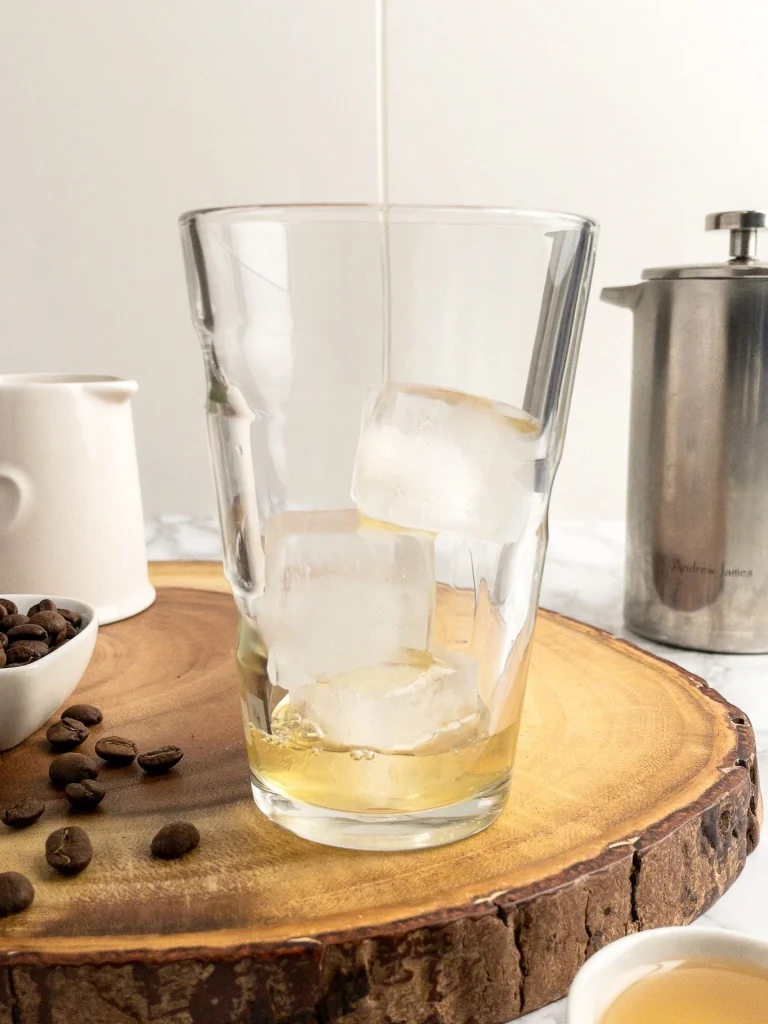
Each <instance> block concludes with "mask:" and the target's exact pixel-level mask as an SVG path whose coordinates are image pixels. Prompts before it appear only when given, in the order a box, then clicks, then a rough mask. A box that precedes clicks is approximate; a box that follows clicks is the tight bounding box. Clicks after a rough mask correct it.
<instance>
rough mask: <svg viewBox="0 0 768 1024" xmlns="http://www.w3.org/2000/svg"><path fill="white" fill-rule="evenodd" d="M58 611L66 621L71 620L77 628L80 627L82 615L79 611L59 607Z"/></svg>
mask: <svg viewBox="0 0 768 1024" xmlns="http://www.w3.org/2000/svg"><path fill="white" fill-rule="evenodd" d="M56 611H57V612H58V613H59V615H60V616H61V617H62V619H64V620H65V621H66V622H70V623H71V624H72V625H73V626H74V627H75V629H79V628H80V625H81V623H82V621H83V620H82V617H81V616H80V615H79V614H78V613H77V612H73V611H72V609H71V608H57V609H56Z"/></svg>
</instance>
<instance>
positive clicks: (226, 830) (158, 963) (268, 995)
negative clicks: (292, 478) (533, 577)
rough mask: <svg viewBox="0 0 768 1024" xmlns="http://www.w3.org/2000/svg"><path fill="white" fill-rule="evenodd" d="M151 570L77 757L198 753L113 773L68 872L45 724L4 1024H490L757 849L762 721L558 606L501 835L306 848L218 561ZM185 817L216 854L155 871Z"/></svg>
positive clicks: (6, 866)
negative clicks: (240, 669) (259, 714)
mask: <svg viewBox="0 0 768 1024" xmlns="http://www.w3.org/2000/svg"><path fill="white" fill-rule="evenodd" d="M153 579H154V582H155V584H156V585H157V586H158V587H160V588H162V589H160V590H159V591H158V599H157V602H156V604H155V605H154V606H153V607H152V608H150V609H148V610H147V611H146V612H144V613H142V614H141V615H139V616H136V617H135V618H133V619H129V620H127V621H125V622H121V623H116V624H114V625H111V626H106V627H104V628H103V629H102V630H101V632H100V636H99V640H98V644H97V649H96V653H95V655H94V660H93V662H92V663H91V666H90V668H89V670H88V673H87V675H86V678H85V679H84V680H83V682H82V683H81V685H80V687H79V688H78V691H77V699H78V700H82V701H88V702H91V703H95V704H97V705H98V706H100V707H101V708H102V709H103V711H104V715H105V719H104V723H103V726H99V727H96V728H95V729H93V730H92V733H91V736H90V738H89V740H88V741H86V743H85V744H84V747H83V748H82V749H84V750H85V751H86V752H90V751H91V750H92V748H93V745H94V743H95V740H96V739H97V738H98V736H99V735H104V734H107V733H113V734H118V735H124V736H128V737H130V738H132V739H134V740H135V741H136V742H137V743H138V745H139V748H140V749H144V750H146V749H152V748H153V747H155V746H160V745H162V744H164V743H177V744H179V745H180V746H182V747H183V748H184V750H185V756H184V759H183V761H182V762H181V764H180V765H179V767H178V768H177V769H175V770H174V771H173V772H172V773H170V774H169V775H168V776H164V777H159V778H155V779H149V778H146V777H143V776H142V775H141V773H140V771H139V769H138V768H136V767H135V766H134V767H132V768H128V769H119V770H114V769H113V770H109V769H105V770H104V771H103V772H102V779H103V780H105V781H106V782H107V785H108V787H109V791H108V794H107V797H106V798H105V800H104V802H103V804H102V805H101V808H100V809H99V811H98V812H96V813H95V814H92V815H90V816H88V817H87V818H85V819H84V818H83V816H82V815H78V816H77V821H78V823H81V824H84V825H85V827H86V828H87V829H88V831H89V833H90V835H91V838H92V841H93V845H94V850H95V853H94V859H93V863H92V865H91V867H90V868H89V869H88V870H87V871H86V872H84V873H83V874H82V875H80V876H78V877H77V878H74V879H64V878H60V877H53V873H52V872H51V871H50V870H49V869H48V867H47V865H46V863H45V860H44V858H43V847H44V842H45V837H46V836H47V834H48V833H49V832H50V831H52V830H53V829H54V828H58V827H60V826H61V825H62V824H65V823H67V822H70V823H72V822H73V821H75V815H74V814H73V813H72V812H70V811H69V810H68V809H67V808H66V804H65V801H64V800H63V798H62V797H61V795H60V794H58V793H57V792H55V791H53V790H51V789H50V787H49V785H48V781H47V766H48V762H49V759H50V753H49V752H48V750H47V749H46V748H47V745H46V743H45V740H44V735H43V731H41V733H39V734H36V735H35V736H34V737H33V738H32V739H30V740H29V741H27V742H26V743H24V744H22V745H21V746H19V747H17V748H15V749H14V750H12V751H9V752H8V753H7V754H5V755H3V758H2V761H0V806H6V805H8V804H10V803H12V802H13V801H15V800H16V799H18V798H21V797H22V796H24V795H34V796H39V797H41V798H43V799H45V800H47V801H48V804H47V808H46V813H45V815H44V816H43V818H42V819H41V820H40V822H39V823H38V824H37V825H35V826H33V827H32V828H30V829H29V830H27V831H25V832H20V833H14V832H11V831H10V830H7V829H3V833H4V834H3V835H2V837H0V851H2V853H1V856H0V861H1V862H2V869H3V870H18V871H22V872H24V873H25V874H27V875H28V876H29V877H30V878H31V879H32V881H33V883H34V885H35V887H36V891H37V897H36V900H35V903H34V904H33V906H32V908H30V910H28V911H26V912H25V913H23V914H20V915H18V916H17V917H15V918H9V919H6V920H5V921H2V922H0V1024H5V1022H6V1020H8V1021H12V1022H13V1024H48V1022H49V1021H50V1022H52V1024H70V1022H71V1021H75V1020H77V1021H78V1022H82V1024H130V1022H134V1021H141V1022H150V1021H152V1022H153V1024H158V1022H159V1024H197V1022H201V1024H202V1022H205V1024H229V1022H232V1024H241V1022H243V1024H244V1022H246V1021H247V1022H253V1021H256V1022H262V1021H263V1022H267V1021H274V1022H278V1024H282V1022H286V1024H287V1022H288V1021H300V1022H301V1021H307V1022H329V1021H336V1020H341V1021H343V1024H368V1022H370V1024H374V1022H377V1024H378V1022H381V1024H384V1022H387V1021H403V1022H408V1024H410V1022H413V1024H427V1022H435V1021H440V1022H442V1021H445V1022H451V1024H453V1022H465V1021H466V1022H469V1021H477V1022H487V1024H496V1022H501V1021H505V1020H510V1019H512V1018H513V1017H515V1016H517V1015H519V1014H520V1013H522V1012H527V1011H528V1010H531V1009H534V1008H535V1007H537V1006H541V1005H543V1004H545V1003H547V1002H549V1001H551V1000H552V999H555V998H558V997H559V996H561V995H563V993H564V992H565V991H566V989H567V986H568V984H569V983H570V980H571V979H572V977H573V975H574V973H575V972H576V970H577V969H578V967H579V966H580V965H581V963H583V961H584V959H585V958H586V957H587V956H589V955H590V954H591V953H592V952H594V951H595V950H597V949H599V948H600V947H601V946H602V945H603V944H604V943H606V942H608V941H611V940H612V939H615V938H617V937H619V936H621V935H624V934H626V933H628V932H632V931H636V930H638V929H640V928H648V927H655V926H659V925H665V924H673V923H684V922H688V921H691V920H693V919H694V918H695V917H696V916H698V914H700V913H701V912H702V911H704V910H705V909H707V907H709V906H710V905H711V904H712V903H713V902H714V901H715V900H716V899H717V897H718V896H719V895H720V894H721V893H722V892H723V891H724V890H725V889H726V888H727V887H728V886H729V885H730V884H731V883H732V882H733V880H734V879H735V878H736V877H737V875H738V874H739V872H740V871H741V869H742V867H743V865H744V861H745V858H746V856H747V854H748V853H749V852H750V851H751V850H752V849H753V848H754V846H755V844H756V842H757V838H758V831H759V819H760V807H759V790H758V786H757V769H756V758H755V746H754V737H753V734H752V730H751V727H750V725H749V723H748V722H747V720H746V718H745V717H744V715H743V714H742V713H741V712H739V711H738V710H737V709H736V708H733V707H732V706H731V705H729V704H727V703H726V702H725V701H723V700H722V698H721V697H719V696H718V695H717V694H715V693H714V692H713V691H711V690H709V689H708V688H707V687H706V686H705V685H704V683H703V682H701V680H698V679H696V678H695V677H693V676H690V675H688V674H687V673H686V672H684V671H683V670H682V669H680V668H679V667H677V666H674V665H672V664H669V663H667V662H664V661H660V660H658V659H655V658H653V657H652V656H651V655H648V654H646V653H644V652H642V651H640V650H639V649H637V648H635V647H633V646H631V645H630V644H628V643H626V642H624V641H621V640H617V639H615V638H612V637H609V636H607V635H606V634H603V633H601V632H599V631H598V630H595V629H593V628H591V627H589V626H585V625H583V624H581V623H577V622H574V621H572V620H569V619H565V618H562V617H560V616H557V615H553V614H552V613H548V612H542V613H540V615H539V618H538V622H537V628H536V638H535V643H534V649H533V657H532V664H531V674H530V682H529V692H528V697H527V699H526V708H525V713H524V719H523V726H522V732H521V741H520V748H519V754H518V760H517V766H516V773H515V779H514V782H513V786H512V795H511V799H510V803H509V807H508V809H507V811H506V812H505V813H504V814H503V815H502V817H501V819H500V820H499V821H498V822H497V823H496V825H494V826H493V827H492V828H490V829H489V830H487V831H486V832H484V833H482V834H481V835H479V836H476V837H474V838H472V839H469V840H465V841H464V842H462V843H458V844H456V845H454V846H449V847H443V848H441V849H438V850H431V851H430V850H428V851H419V852H413V853H401V854H385V855H379V854H373V853H359V852H351V851H342V850H333V849H329V848H327V847H321V846H315V845H312V844H310V843H307V842H305V841H303V840H301V839H298V838H296V837H294V836H292V835H290V834H288V833H286V832H283V831H282V830H280V829H279V828H277V827H276V826H274V825H272V824H271V823H270V822H269V821H267V820H266V819H265V818H263V817H262V816H261V815H260V814H259V812H258V811H257V810H256V808H255V806H254V805H253V803H252V801H251V797H250V791H249V781H248V766H247V760H246V756H245V751H244V741H243V737H242V720H241V714H240V708H239V697H238V684H237V678H236V670H235V664H234V644H235V630H236V616H235V611H234V606H233V602H232V600H231V597H230V596H229V595H228V594H226V593H221V592H214V589H215V590H218V591H220V590H221V589H222V587H223V584H222V576H221V571H220V568H219V567H218V566H215V565H213V564H211V563H171V564H162V565H161V566H159V567H155V569H154V571H153ZM182 583H183V584H184V587H183V588H181V587H180V586H179V584H182ZM178 819H187V820H191V821H193V822H194V823H195V824H196V825H197V826H198V828H199V829H200V832H201V836H202V841H201V844H200V847H199V849H198V850H197V851H195V852H194V853H193V854H191V855H189V856H188V857H187V858H185V859H184V860H182V861H178V862H172V863H161V862H157V861H154V860H152V859H151V857H150V856H149V843H150V840H151V838H152V836H153V835H154V833H155V831H156V830H157V829H158V828H159V827H160V826H161V825H162V824H164V823H166V822H168V821H173V820H178Z"/></svg>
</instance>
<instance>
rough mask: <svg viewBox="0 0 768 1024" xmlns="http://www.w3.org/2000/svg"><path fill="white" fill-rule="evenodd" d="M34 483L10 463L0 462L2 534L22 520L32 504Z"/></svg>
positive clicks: (0, 521) (0, 525) (0, 518)
mask: <svg viewBox="0 0 768 1024" xmlns="http://www.w3.org/2000/svg"><path fill="white" fill-rule="evenodd" d="M33 493H34V484H33V482H32V480H31V479H30V478H29V477H28V476H27V474H26V473H25V472H24V471H23V470H21V469H19V468H18V466H13V465H11V464H10V463H7V462H3V463H0V534H4V533H8V532H9V531H10V530H12V529H13V528H14V527H16V526H17V525H18V524H19V523H20V522H22V521H23V520H24V519H25V518H26V517H27V514H28V512H29V510H30V508H31V506H32V496H33Z"/></svg>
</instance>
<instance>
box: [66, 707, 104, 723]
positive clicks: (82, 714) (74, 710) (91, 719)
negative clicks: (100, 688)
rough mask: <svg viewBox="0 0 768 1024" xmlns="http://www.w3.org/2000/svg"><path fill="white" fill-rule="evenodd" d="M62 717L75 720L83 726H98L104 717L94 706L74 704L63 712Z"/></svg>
mask: <svg viewBox="0 0 768 1024" xmlns="http://www.w3.org/2000/svg"><path fill="white" fill-rule="evenodd" d="M61 717H62V718H75V719H77V721H78V722H82V723H83V725H98V724H99V722H100V721H101V720H102V719H103V717H104V716H103V715H102V713H101V712H100V711H99V709H98V708H97V707H94V706H93V704H72V706H71V707H68V708H66V709H65V710H64V711H62V712H61Z"/></svg>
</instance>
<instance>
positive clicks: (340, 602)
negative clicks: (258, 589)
mask: <svg viewBox="0 0 768 1024" xmlns="http://www.w3.org/2000/svg"><path fill="white" fill-rule="evenodd" d="M265 548H266V551H265V555H266V592H265V594H264V596H263V597H261V598H259V599H258V601H257V603H256V618H257V622H258V625H259V629H260V631H261V633H262V635H263V637H264V639H265V641H266V644H267V647H268V649H269V650H270V679H271V681H272V682H273V683H274V684H276V685H279V686H281V687H283V688H284V689H287V690H292V689H295V688H296V687H297V686H302V685H304V683H305V682H306V680H307V678H308V677H309V678H312V679H316V678H318V677H328V676H334V675H337V674H338V673H340V672H346V671H349V670H351V669H356V668H360V667H362V666H365V665H375V664H376V663H377V662H381V661H386V660H388V659H392V658H395V657H397V656H398V654H399V652H400V651H402V650H403V648H416V649H419V650H423V649H425V648H427V647H428V646H429V644H430V642H431V631H432V620H433V615H434V602H435V581H434V555H433V542H432V538H431V537H430V536H429V535H426V534H416V533H409V532H407V531H405V532H404V531H398V530H393V529H391V528H390V527H388V526H386V525H385V524H382V525H381V526H380V527H377V526H376V525H375V524H361V523H360V519H359V516H358V514H357V512H355V511H336V512H282V513H279V514H277V515H274V516H272V517H271V518H270V519H269V521H268V523H267V528H266V537H265Z"/></svg>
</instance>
